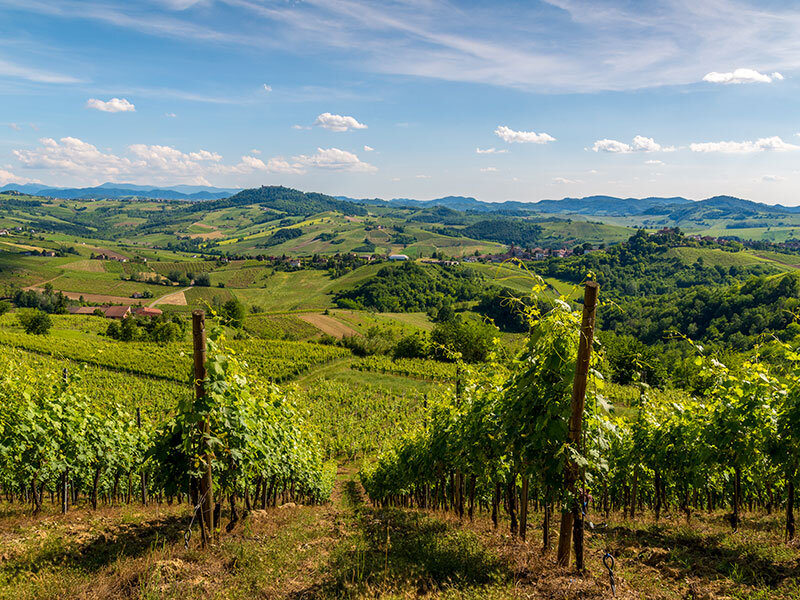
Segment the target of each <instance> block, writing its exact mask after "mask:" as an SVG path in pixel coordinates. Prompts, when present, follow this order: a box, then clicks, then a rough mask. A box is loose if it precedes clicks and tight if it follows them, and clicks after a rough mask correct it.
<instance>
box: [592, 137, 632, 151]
mask: <svg viewBox="0 0 800 600" xmlns="http://www.w3.org/2000/svg"><path fill="white" fill-rule="evenodd" d="M592 150H594V151H595V152H615V153H619V154H627V153H628V152H631V151H632V150H633V148H631V147H630V145H629V144H626V143H625V142H620V141H617V140H609V139H602V140H597V141H596V142H595V143H594V145H593V146H592Z"/></svg>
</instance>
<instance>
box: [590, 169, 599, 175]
mask: <svg viewBox="0 0 800 600" xmlns="http://www.w3.org/2000/svg"><path fill="white" fill-rule="evenodd" d="M598 173H600V171H598V170H597V169H589V174H590V175H597V174H598Z"/></svg>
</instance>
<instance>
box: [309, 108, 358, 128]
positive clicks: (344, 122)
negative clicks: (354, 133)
mask: <svg viewBox="0 0 800 600" xmlns="http://www.w3.org/2000/svg"><path fill="white" fill-rule="evenodd" d="M314 125H316V126H317V127H322V128H323V129H330V130H331V131H347V130H348V129H366V128H367V126H366V125H364V124H363V123H359V122H358V121H357V120H356V119H354V118H353V117H348V116H344V115H333V114H331V113H329V112H326V113H322V114H321V115H319V116H318V117H317V119H316V120H315V121H314Z"/></svg>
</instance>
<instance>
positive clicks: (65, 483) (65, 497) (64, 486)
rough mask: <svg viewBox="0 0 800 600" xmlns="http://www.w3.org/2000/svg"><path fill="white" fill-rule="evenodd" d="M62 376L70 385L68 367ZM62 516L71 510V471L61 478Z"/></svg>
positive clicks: (65, 382) (66, 471)
mask: <svg viewBox="0 0 800 600" xmlns="http://www.w3.org/2000/svg"><path fill="white" fill-rule="evenodd" d="M61 376H62V377H63V378H64V385H66V384H68V383H69V371H68V370H67V367H64V370H63V371H61ZM61 492H62V495H61V514H64V515H65V514H67V511H68V510H69V469H65V470H64V474H63V475H62V476H61Z"/></svg>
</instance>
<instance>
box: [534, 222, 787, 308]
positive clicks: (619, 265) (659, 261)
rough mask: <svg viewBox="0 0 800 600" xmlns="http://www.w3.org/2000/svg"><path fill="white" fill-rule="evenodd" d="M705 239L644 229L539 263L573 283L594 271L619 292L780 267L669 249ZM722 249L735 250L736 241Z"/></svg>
mask: <svg viewBox="0 0 800 600" xmlns="http://www.w3.org/2000/svg"><path fill="white" fill-rule="evenodd" d="M700 245H701V242H698V241H696V240H693V239H689V238H686V237H684V236H683V235H681V234H680V232H679V231H671V232H669V233H664V234H655V235H650V234H648V233H647V232H645V231H643V230H640V231H638V232H637V233H636V234H634V235H633V236H631V237H630V239H629V240H628V241H627V242H625V243H623V244H619V245H617V246H612V247H610V248H608V249H606V250H605V251H600V252H590V253H588V254H583V255H580V256H573V257H570V258H567V259H559V258H553V259H550V260H547V261H544V262H541V263H534V269H535V270H536V271H537V272H538V273H540V274H541V275H544V276H549V277H556V278H558V279H562V280H565V281H570V282H573V283H580V282H581V281H583V280H584V279H585V278H586V276H587V274H588V273H593V274H594V277H595V281H597V282H598V283H599V284H600V286H601V287H602V288H603V292H604V294H605V295H612V296H616V297H624V296H650V295H654V294H668V293H670V292H673V291H675V290H677V289H681V288H688V287H693V286H696V285H712V284H713V285H720V284H731V283H734V282H735V281H740V280H743V279H747V278H748V277H750V276H752V275H765V274H772V273H776V272H777V270H776V269H775V268H773V267H771V266H769V265H766V264H764V265H760V264H755V265H733V266H730V267H724V266H722V265H713V266H711V265H710V266H706V265H705V264H704V263H703V261H702V258H700V259H698V260H697V261H696V262H695V263H694V264H691V265H689V264H686V262H685V261H683V260H681V259H680V258H679V257H677V256H671V255H669V254H668V250H669V249H670V248H676V247H686V246H700ZM738 248H741V246H738ZM723 249H725V250H730V251H731V252H733V251H735V250H736V249H737V247H732V246H731V247H724V248H723Z"/></svg>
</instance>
